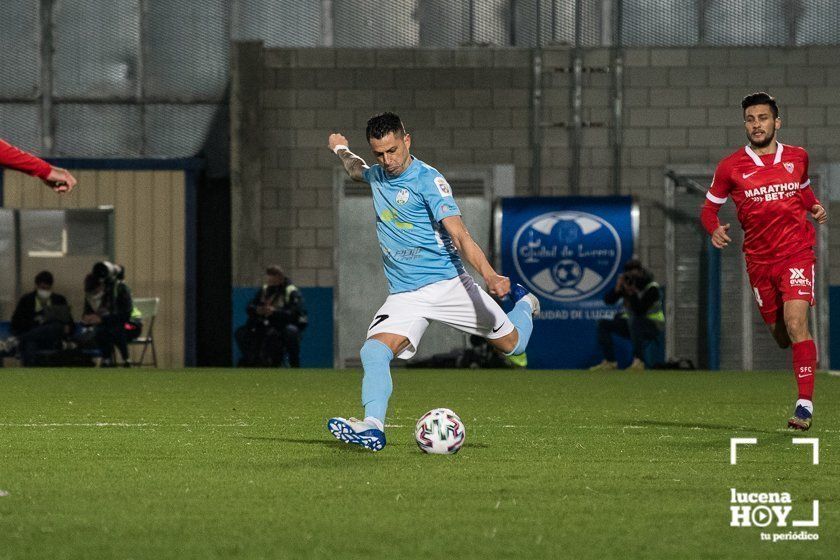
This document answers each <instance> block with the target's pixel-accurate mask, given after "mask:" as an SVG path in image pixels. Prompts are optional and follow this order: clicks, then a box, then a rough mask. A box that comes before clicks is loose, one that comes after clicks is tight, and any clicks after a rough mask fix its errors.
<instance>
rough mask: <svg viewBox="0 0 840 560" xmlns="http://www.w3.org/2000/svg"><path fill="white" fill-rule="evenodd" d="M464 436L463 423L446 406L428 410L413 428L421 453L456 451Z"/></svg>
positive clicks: (447, 453) (446, 453) (444, 453)
mask: <svg viewBox="0 0 840 560" xmlns="http://www.w3.org/2000/svg"><path fill="white" fill-rule="evenodd" d="M466 436H467V432H466V430H465V429H464V423H463V422H461V419H460V418H458V415H457V414H455V413H454V412H452V411H451V410H449V409H448V408H436V409H434V410H430V411H429V412H427V413H426V414H424V415H423V416H421V417H420V420H418V421H417V427H415V428H414V438H415V439H416V440H417V446H418V447H419V448H420V451H422V452H423V453H434V454H437V455H449V454H452V453H458V450H459V449H461V446H462V445H463V444H464V439H465V438H466Z"/></svg>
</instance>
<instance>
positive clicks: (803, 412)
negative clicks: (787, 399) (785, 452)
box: [788, 404, 813, 432]
mask: <svg viewBox="0 0 840 560" xmlns="http://www.w3.org/2000/svg"><path fill="white" fill-rule="evenodd" d="M812 416H813V415H812V414H811V411H810V410H808V409H807V408H805V407H804V406H802V405H801V404H800V405H799V406H797V407H796V410H795V411H794V412H793V416H792V417H791V419H790V420H788V428H793V429H794V430H802V431H803V432H804V431H807V430H808V429H809V428H810V427H811V417H812Z"/></svg>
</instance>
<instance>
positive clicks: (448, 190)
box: [435, 177, 452, 196]
mask: <svg viewBox="0 0 840 560" xmlns="http://www.w3.org/2000/svg"><path fill="white" fill-rule="evenodd" d="M435 186H436V187H437V190H439V191H440V196H452V187H450V186H449V183H447V182H446V179H444V178H443V177H435Z"/></svg>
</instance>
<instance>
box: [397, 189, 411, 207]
mask: <svg viewBox="0 0 840 560" xmlns="http://www.w3.org/2000/svg"><path fill="white" fill-rule="evenodd" d="M408 196H409V195H408V189H400V192H398V193H397V199H396V200H397V204H399V205H403V204H405V203H406V202H408Z"/></svg>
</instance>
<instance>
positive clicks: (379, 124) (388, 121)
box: [365, 112, 405, 142]
mask: <svg viewBox="0 0 840 560" xmlns="http://www.w3.org/2000/svg"><path fill="white" fill-rule="evenodd" d="M389 132H393V133H394V136H405V126H404V125H403V123H402V120H400V117H399V116H398V115H395V114H394V113H390V112H385V113H380V114H379V115H375V116H373V117H371V118H370V120H368V122H367V129H366V130H365V134H366V135H367V139H368V142H370V139H371V138H376V139H377V140H379V139H380V138H384V137H385V136H387V135H388V133H389Z"/></svg>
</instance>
